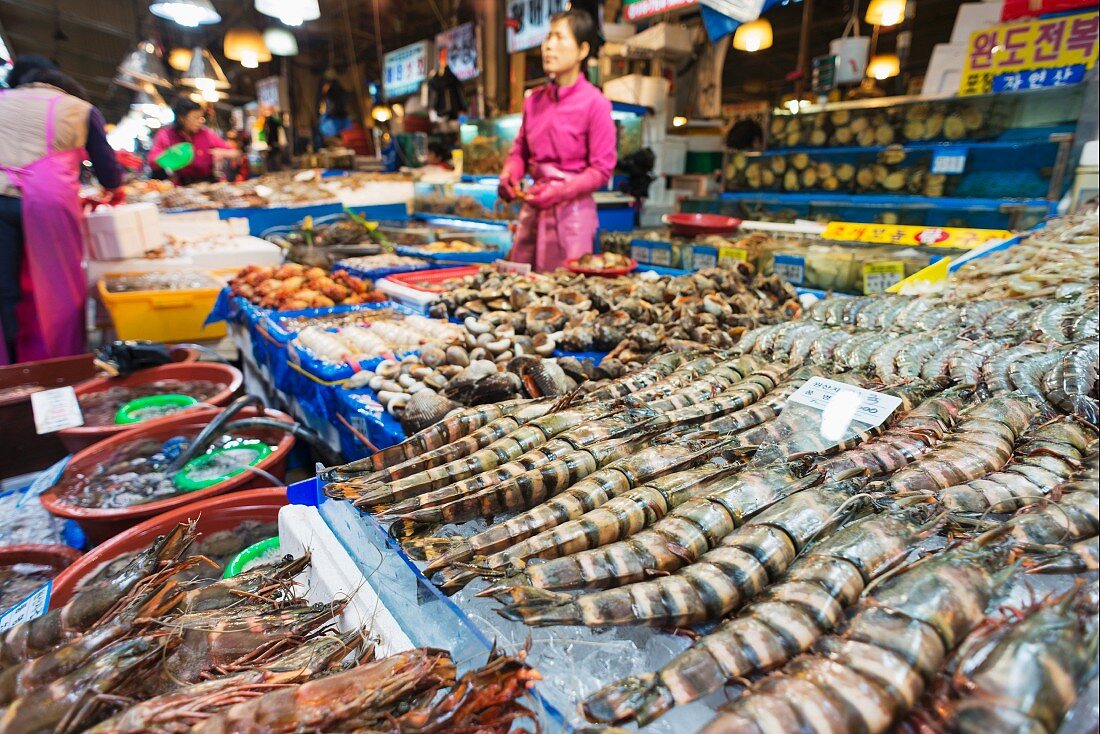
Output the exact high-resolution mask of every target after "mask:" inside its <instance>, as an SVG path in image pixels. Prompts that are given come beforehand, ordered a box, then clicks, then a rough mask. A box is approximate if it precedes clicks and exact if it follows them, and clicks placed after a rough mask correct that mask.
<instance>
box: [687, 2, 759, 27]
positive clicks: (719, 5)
mask: <svg viewBox="0 0 1100 734" xmlns="http://www.w3.org/2000/svg"><path fill="white" fill-rule="evenodd" d="M699 2H701V3H702V4H703V5H706V6H707V7H708V8H710V9H711V10H717V11H718V12H719V13H721V14H722V15H724V16H726V17H727V18H733V19H734V20H736V21H740V22H742V23H748V22H749V21H750V20H756V19H757V18H759V17H760V12H761V11H762V10H763V9H764V0H699Z"/></svg>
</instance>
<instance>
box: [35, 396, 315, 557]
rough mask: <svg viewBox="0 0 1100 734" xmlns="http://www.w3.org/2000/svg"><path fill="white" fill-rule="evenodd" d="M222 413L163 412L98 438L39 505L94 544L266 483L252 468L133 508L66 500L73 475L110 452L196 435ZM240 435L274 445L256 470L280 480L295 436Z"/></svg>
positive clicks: (244, 414) (279, 416) (273, 413)
mask: <svg viewBox="0 0 1100 734" xmlns="http://www.w3.org/2000/svg"><path fill="white" fill-rule="evenodd" d="M220 413H221V410H220V409H215V408H201V409H196V410H189V411H185V412H183V413H180V414H177V415H171V416H166V417H165V418H162V419H158V420H157V421H155V422H154V421H149V424H154V423H155V425H146V424H144V423H143V424H141V425H139V426H138V427H136V428H132V429H131V430H129V431H126V432H124V433H120V434H118V435H116V436H112V437H110V438H108V439H106V440H104V441H100V442H99V443H97V444H95V445H94V446H89V447H88V448H86V449H84V450H83V451H81V452H80V453H78V454H77V455H76V456H74V457H73V458H72V460H71V461H70V462H69V465H68V466H67V467H65V472H64V474H62V475H61V479H60V480H59V481H58V483H57V484H56V485H55V486H53V487H51V488H50V489H48V490H46V491H45V492H43V493H42V495H41V497H40V499H41V501H42V505H43V506H44V507H45V508H46V509H47V510H48V511H49V512H50V513H51V514H53V515H56V516H58V517H64V518H67V519H70V520H76V522H77V523H78V524H79V525H80V527H81V528H82V529H83V530H84V532H85V533H86V534H87V535H88V540H89V541H90V542H91V543H92V545H98V544H99V543H102V542H103V541H105V540H107V539H109V538H112V537H114V536H115V535H117V534H118V533H121V532H122V531H123V530H126V529H127V528H131V527H133V526H134V525H137V524H138V523H139V522H141V521H143V520H145V519H147V518H150V517H152V516H154V515H159V514H160V513H162V512H168V511H169V510H174V509H176V508H177V507H181V506H183V505H187V504H191V503H194V502H198V501H199V500H203V499H207V498H209V497H216V496H217V495H222V494H226V493H228V492H234V491H237V490H241V489H252V488H255V487H266V486H270V485H271V480H270V479H267V478H266V477H264V476H262V475H260V474H257V473H255V472H250V471H245V472H242V473H241V474H238V475H237V476H235V477H232V478H230V479H227V480H225V481H224V482H219V483H217V484H214V485H211V486H209V487H206V488H205V489H199V490H196V491H194V492H185V493H182V494H177V495H173V496H172V497H165V498H164V499H160V500H156V501H155V502H147V503H145V504H142V505H133V506H131V507H120V508H111V509H105V508H96V507H79V506H77V505H74V504H71V503H69V502H66V501H65V500H64V498H63V494H64V490H65V488H66V487H67V486H69V484H70V483H71V482H72V480H73V477H74V475H75V474H77V473H86V472H88V471H92V470H93V469H94V467H96V466H98V465H99V464H100V463H102V462H103V461H106V460H107V458H108V457H109V456H110V455H111V454H112V453H114V452H115V451H117V450H118V449H120V448H121V447H123V446H125V445H127V444H129V443H131V442H133V441H138V440H147V439H152V440H156V441H167V440H168V439H169V438H171V437H173V436H181V435H182V436H190V437H194V436H197V435H198V434H199V432H200V431H201V430H202V429H203V427H204V426H205V425H206V424H207V423H209V422H210V421H211V420H213V419H214V417H215V416H217V415H218V414H220ZM257 415H258V412H257V411H256V410H255V409H254V408H246V409H244V410H242V411H241V412H240V413H238V414H237V415H236V416H234V420H238V419H241V418H251V417H255V416H257ZM264 415H266V416H267V417H269V418H274V419H276V420H279V421H282V422H283V423H293V422H294V419H293V418H291V417H290V416H289V415H287V414H285V413H280V412H279V411H277V410H269V411H267V412H266V413H265V414H264ZM242 433H243V435H247V436H256V437H263V438H265V440H267V441H269V442H270V443H271V444H272V445H275V446H276V448H275V450H274V451H272V452H271V453H270V454H268V455H267V456H266V457H264V458H263V459H261V460H260V462H259V463H257V464H256V468H258V469H262V470H263V471H265V472H267V473H268V474H271V475H273V476H274V477H275V478H276V479H278V480H280V481H282V479H283V477H284V476H285V474H286V461H287V456H288V454H289V453H290V449H291V448H293V446H294V436H293V435H291V434H289V433H282V432H276V431H274V430H273V429H253V430H248V431H244V432H242ZM277 434H278V435H277Z"/></svg>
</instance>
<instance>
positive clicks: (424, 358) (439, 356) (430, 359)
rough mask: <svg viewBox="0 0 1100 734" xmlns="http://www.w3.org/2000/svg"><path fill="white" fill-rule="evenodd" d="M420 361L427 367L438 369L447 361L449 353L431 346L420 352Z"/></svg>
mask: <svg viewBox="0 0 1100 734" xmlns="http://www.w3.org/2000/svg"><path fill="white" fill-rule="evenodd" d="M420 361H421V362H422V363H423V364H424V365H425V366H427V367H438V366H439V365H441V364H443V363H444V362H446V361H447V353H446V352H445V351H443V350H442V349H440V348H439V347H436V346H432V345H430V344H429V345H427V346H425V347H424V348H423V349H421V350H420Z"/></svg>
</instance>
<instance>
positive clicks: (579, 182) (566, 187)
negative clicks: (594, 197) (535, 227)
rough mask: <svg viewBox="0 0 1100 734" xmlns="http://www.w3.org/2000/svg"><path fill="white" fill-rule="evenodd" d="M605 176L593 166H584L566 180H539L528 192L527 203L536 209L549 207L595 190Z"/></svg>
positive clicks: (601, 184)
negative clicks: (584, 167)
mask: <svg viewBox="0 0 1100 734" xmlns="http://www.w3.org/2000/svg"><path fill="white" fill-rule="evenodd" d="M606 183H607V177H606V176H604V175H603V174H602V173H600V172H599V171H598V170H596V169H595V168H586V169H584V170H583V171H581V172H580V173H578V174H577V175H576V176H574V177H573V178H571V179H569V180H568V181H546V182H540V183H539V184H536V185H535V186H534V187H532V189H531V191H530V192H528V193H529V195H528V197H527V203H528V204H530V205H531V206H533V207H535V208H536V209H550V208H551V207H555V206H557V205H558V204H562V203H564V202H567V201H572V200H573V199H579V198H580V197H582V196H587V195H588V194H591V193H592V192H593V191H596V190H597V189H599V188H600V187H602V186H603V185H604V184H606Z"/></svg>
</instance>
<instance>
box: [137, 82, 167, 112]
mask: <svg viewBox="0 0 1100 734" xmlns="http://www.w3.org/2000/svg"><path fill="white" fill-rule="evenodd" d="M167 106H168V104H167V103H166V102H165V101H164V97H161V96H160V92H158V91H157V90H156V87H149V89H148V90H144V89H142V90H140V91H139V92H138V93H137V94H135V95H134V101H133V102H131V103H130V109H133V110H137V111H138V112H140V113H142V114H143V115H146V116H148V117H154V116H157V115H159V114H160V111H161V110H162V109H163V108H165V107H167Z"/></svg>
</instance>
